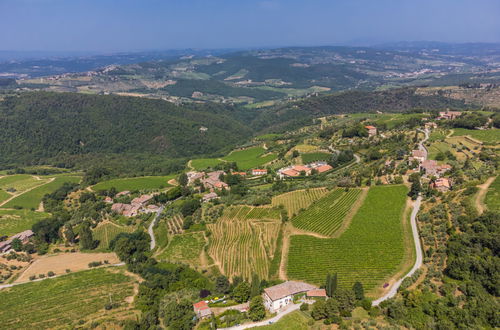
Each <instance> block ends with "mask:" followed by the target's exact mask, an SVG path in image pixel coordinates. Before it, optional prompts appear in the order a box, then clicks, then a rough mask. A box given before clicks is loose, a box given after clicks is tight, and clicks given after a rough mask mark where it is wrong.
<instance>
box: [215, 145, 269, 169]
mask: <svg viewBox="0 0 500 330" xmlns="http://www.w3.org/2000/svg"><path fill="white" fill-rule="evenodd" d="M266 152H267V151H266V149H264V148H263V147H253V148H248V149H244V150H238V151H233V152H231V153H230V154H229V155H227V156H226V157H224V158H222V159H223V160H225V161H228V162H236V163H237V164H238V168H239V169H240V170H242V171H246V170H249V169H251V168H256V167H259V166H262V165H264V164H266V163H269V162H270V161H273V160H275V159H276V158H277V156H276V155H275V154H267V155H265V153H266Z"/></svg>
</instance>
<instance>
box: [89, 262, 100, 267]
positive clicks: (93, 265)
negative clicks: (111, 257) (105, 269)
mask: <svg viewBox="0 0 500 330" xmlns="http://www.w3.org/2000/svg"><path fill="white" fill-rule="evenodd" d="M101 265H102V261H92V262H90V263H89V268H93V267H99V266H101Z"/></svg>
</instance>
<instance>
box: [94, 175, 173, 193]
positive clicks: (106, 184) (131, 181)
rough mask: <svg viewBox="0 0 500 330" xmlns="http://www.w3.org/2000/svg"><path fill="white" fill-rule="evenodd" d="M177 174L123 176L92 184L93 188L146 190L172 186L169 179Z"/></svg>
mask: <svg viewBox="0 0 500 330" xmlns="http://www.w3.org/2000/svg"><path fill="white" fill-rule="evenodd" d="M175 177H176V176H175V175H167V176H142V177H137V178H122V179H113V180H108V181H103V182H99V183H98V184H96V185H94V186H92V190H94V191H99V190H108V189H110V188H112V187H115V188H116V190H118V191H124V190H146V189H162V188H167V187H170V184H168V181H169V180H171V179H174V178H175Z"/></svg>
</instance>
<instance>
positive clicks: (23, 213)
mask: <svg viewBox="0 0 500 330" xmlns="http://www.w3.org/2000/svg"><path fill="white" fill-rule="evenodd" d="M47 217H49V214H48V213H44V212H33V211H30V210H0V235H7V236H10V235H14V234H17V233H20V232H22V231H25V230H27V229H31V226H33V224H35V223H36V222H38V221H40V220H42V219H44V218H47Z"/></svg>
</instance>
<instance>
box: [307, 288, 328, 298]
mask: <svg viewBox="0 0 500 330" xmlns="http://www.w3.org/2000/svg"><path fill="white" fill-rule="evenodd" d="M306 295H307V296H308V297H326V290H325V289H315V290H310V291H307V294H306Z"/></svg>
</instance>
